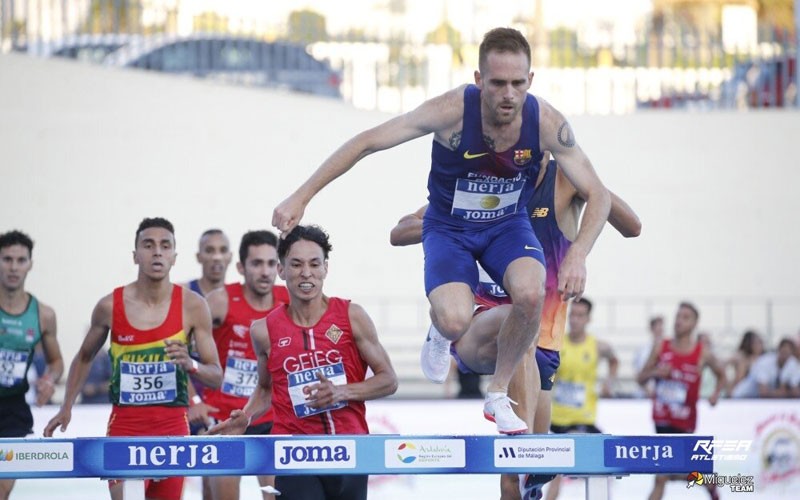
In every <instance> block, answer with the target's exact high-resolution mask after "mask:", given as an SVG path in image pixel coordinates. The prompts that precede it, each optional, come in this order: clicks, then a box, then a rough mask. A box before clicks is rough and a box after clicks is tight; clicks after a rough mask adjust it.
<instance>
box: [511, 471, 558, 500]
mask: <svg viewBox="0 0 800 500" xmlns="http://www.w3.org/2000/svg"><path fill="white" fill-rule="evenodd" d="M555 477H556V476H555V474H520V475H519V494H520V496H521V498H522V500H541V498H542V496H544V485H545V484H547V483H549V482H550V481H552V480H553V479H555Z"/></svg>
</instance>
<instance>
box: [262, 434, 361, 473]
mask: <svg viewBox="0 0 800 500" xmlns="http://www.w3.org/2000/svg"><path fill="white" fill-rule="evenodd" d="M275 458H276V459H277V461H276V462H275V467H276V468H278V469H352V468H355V466H356V443H355V441H353V440H350V439H347V440H336V441H321V440H320V441H311V440H309V441H275Z"/></svg>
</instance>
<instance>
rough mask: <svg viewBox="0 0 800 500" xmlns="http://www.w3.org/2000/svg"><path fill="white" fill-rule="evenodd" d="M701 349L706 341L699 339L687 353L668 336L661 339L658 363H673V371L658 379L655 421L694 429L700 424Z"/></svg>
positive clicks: (654, 410)
mask: <svg viewBox="0 0 800 500" xmlns="http://www.w3.org/2000/svg"><path fill="white" fill-rule="evenodd" d="M702 352H703V344H701V343H700V342H697V343H696V345H695V347H694V349H693V350H692V352H690V353H688V354H683V353H678V352H675V351H674V350H673V348H672V342H671V341H669V340H665V341H664V342H663V343H662V345H661V354H659V356H658V363H659V364H662V363H664V364H668V365H670V366H671V367H672V371H671V373H670V376H669V377H668V378H664V379H659V380H657V381H656V393H655V397H654V398H653V421H654V422H655V424H656V425H668V426H671V427H676V428H678V429H681V430H684V431H686V432H694V429H695V426H696V425H697V399H698V397H699V395H700V376H701V368H700V355H701V353H702Z"/></svg>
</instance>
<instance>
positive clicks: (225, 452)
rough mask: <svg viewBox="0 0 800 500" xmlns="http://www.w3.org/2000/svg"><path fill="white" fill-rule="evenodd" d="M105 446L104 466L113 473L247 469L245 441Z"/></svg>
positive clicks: (124, 442)
mask: <svg viewBox="0 0 800 500" xmlns="http://www.w3.org/2000/svg"><path fill="white" fill-rule="evenodd" d="M169 443H170V444H164V443H163V442H147V441H145V442H134V441H128V440H120V441H119V442H109V443H105V444H103V463H104V465H105V468H106V469H109V470H141V469H178V470H185V469H194V470H203V469H231V470H233V469H243V468H244V456H245V451H244V441H237V440H233V439H231V440H228V439H225V440H219V443H218V444H210V443H209V444H197V442H196V441H195V442H192V441H172V440H170V441H169Z"/></svg>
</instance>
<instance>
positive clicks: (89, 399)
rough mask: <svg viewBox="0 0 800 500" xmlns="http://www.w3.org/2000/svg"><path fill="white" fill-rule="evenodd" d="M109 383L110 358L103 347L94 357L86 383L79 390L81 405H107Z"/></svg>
mask: <svg viewBox="0 0 800 500" xmlns="http://www.w3.org/2000/svg"><path fill="white" fill-rule="evenodd" d="M110 382H111V358H110V357H109V355H108V351H107V350H106V348H105V347H103V348H102V349H100V351H99V352H98V353H97V355H96V356H95V357H94V361H93V362H92V366H91V367H90V368H89V375H88V376H87V377H86V383H85V384H83V388H82V389H81V403H83V404H90V405H99V404H107V403H109V402H110V401H109V399H108V385H109V383H110Z"/></svg>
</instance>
